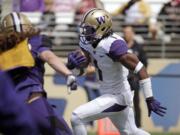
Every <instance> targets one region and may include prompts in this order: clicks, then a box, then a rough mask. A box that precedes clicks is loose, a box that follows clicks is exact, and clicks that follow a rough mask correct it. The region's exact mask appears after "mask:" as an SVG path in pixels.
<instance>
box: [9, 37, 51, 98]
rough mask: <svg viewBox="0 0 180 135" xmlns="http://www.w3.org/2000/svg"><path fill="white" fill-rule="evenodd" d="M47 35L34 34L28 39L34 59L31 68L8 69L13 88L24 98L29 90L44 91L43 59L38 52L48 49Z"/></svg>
mask: <svg viewBox="0 0 180 135" xmlns="http://www.w3.org/2000/svg"><path fill="white" fill-rule="evenodd" d="M45 41H47V37H46V36H43V35H39V36H34V37H32V38H30V39H29V41H28V42H29V45H30V46H31V47H30V48H31V54H32V56H33V58H34V60H35V66H34V67H31V68H17V69H14V70H12V71H9V74H10V75H11V77H12V79H13V82H14V84H15V89H16V91H18V92H21V94H22V95H23V96H24V100H26V99H27V98H28V96H29V94H30V93H31V92H41V91H44V88H43V84H44V80H43V77H44V72H45V68H44V64H45V63H44V61H42V60H41V59H40V57H39V54H40V53H41V52H43V51H46V50H49V49H50V47H49V46H48V45H47V42H45Z"/></svg>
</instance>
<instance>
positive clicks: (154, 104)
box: [146, 97, 167, 117]
mask: <svg viewBox="0 0 180 135" xmlns="http://www.w3.org/2000/svg"><path fill="white" fill-rule="evenodd" d="M146 103H147V107H148V116H149V117H150V116H151V112H152V111H153V112H154V113H156V114H157V115H159V116H162V117H163V116H164V114H165V113H166V110H167V109H166V108H165V107H163V106H161V103H160V102H159V101H157V100H156V99H154V97H149V98H146Z"/></svg>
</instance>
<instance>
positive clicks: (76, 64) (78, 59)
mask: <svg viewBox="0 0 180 135" xmlns="http://www.w3.org/2000/svg"><path fill="white" fill-rule="evenodd" d="M85 61H86V57H85V56H83V55H80V54H79V52H78V51H74V52H71V53H69V54H68V63H67V67H68V68H69V69H74V68H80V65H81V64H82V63H83V62H85Z"/></svg>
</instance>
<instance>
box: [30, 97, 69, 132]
mask: <svg viewBox="0 0 180 135" xmlns="http://www.w3.org/2000/svg"><path fill="white" fill-rule="evenodd" d="M29 107H30V110H31V112H32V115H33V117H34V119H35V120H36V123H37V124H38V127H39V129H40V132H41V134H42V135H72V132H71V130H70V128H69V127H68V125H67V123H66V122H65V120H64V119H63V118H62V117H60V118H59V117H57V115H56V114H55V112H54V110H53V108H52V106H51V105H50V104H49V103H48V101H47V99H46V98H45V97H41V98H39V99H37V100H35V101H33V102H32V103H30V104H29Z"/></svg>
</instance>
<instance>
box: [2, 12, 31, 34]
mask: <svg viewBox="0 0 180 135" xmlns="http://www.w3.org/2000/svg"><path fill="white" fill-rule="evenodd" d="M32 28H33V25H32V23H31V21H30V20H29V19H28V17H27V16H26V15H24V14H22V13H17V12H12V13H10V14H8V15H6V16H5V17H4V18H3V19H2V21H1V30H2V31H3V32H5V33H6V34H7V33H12V32H18V33H21V32H22V33H26V32H29V31H30V30H31V29H32Z"/></svg>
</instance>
